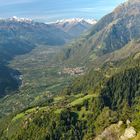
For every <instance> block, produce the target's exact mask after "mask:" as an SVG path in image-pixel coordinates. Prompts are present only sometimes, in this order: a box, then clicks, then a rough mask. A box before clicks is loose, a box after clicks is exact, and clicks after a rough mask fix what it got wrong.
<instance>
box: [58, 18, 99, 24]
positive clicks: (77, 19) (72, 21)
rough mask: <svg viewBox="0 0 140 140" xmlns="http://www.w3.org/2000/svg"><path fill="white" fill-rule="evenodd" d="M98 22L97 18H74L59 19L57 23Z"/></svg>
mask: <svg viewBox="0 0 140 140" xmlns="http://www.w3.org/2000/svg"><path fill="white" fill-rule="evenodd" d="M96 22H97V21H96V20H95V19H84V18H72V19H62V20H57V21H56V24H63V23H69V24H75V23H88V24H95V23H96Z"/></svg>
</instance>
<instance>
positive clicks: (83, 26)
mask: <svg viewBox="0 0 140 140" xmlns="http://www.w3.org/2000/svg"><path fill="white" fill-rule="evenodd" d="M96 23H97V21H96V20H95V19H83V18H73V19H64V20H58V21H56V22H55V23H53V25H54V26H56V27H58V28H59V29H62V30H63V31H64V32H66V33H68V34H69V35H70V36H72V37H79V36H80V35H81V34H82V33H83V32H84V31H87V30H89V29H90V28H91V27H92V26H93V25H94V24H96Z"/></svg>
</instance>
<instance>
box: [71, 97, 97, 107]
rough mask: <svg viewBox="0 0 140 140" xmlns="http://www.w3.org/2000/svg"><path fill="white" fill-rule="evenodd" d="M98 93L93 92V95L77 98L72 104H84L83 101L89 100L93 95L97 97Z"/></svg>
mask: <svg viewBox="0 0 140 140" xmlns="http://www.w3.org/2000/svg"><path fill="white" fill-rule="evenodd" d="M96 96H97V95H95V94H92V95H86V96H84V97H82V98H79V99H76V100H75V101H73V102H71V103H70V106H76V105H80V104H83V102H84V101H85V100H89V99H90V98H93V97H96Z"/></svg>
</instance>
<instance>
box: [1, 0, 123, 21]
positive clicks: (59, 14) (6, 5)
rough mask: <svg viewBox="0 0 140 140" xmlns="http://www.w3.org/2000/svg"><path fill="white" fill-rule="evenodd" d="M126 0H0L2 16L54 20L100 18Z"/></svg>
mask: <svg viewBox="0 0 140 140" xmlns="http://www.w3.org/2000/svg"><path fill="white" fill-rule="evenodd" d="M124 1H125V0H0V17H1V18H9V17H12V16H17V17H25V18H32V19H35V20H37V21H43V22H52V21H56V20H59V19H65V18H95V19H100V18H101V17H102V16H104V15H105V14H107V13H109V12H111V11H112V10H113V9H114V8H115V7H116V6H117V5H119V4H120V3H122V2H124Z"/></svg>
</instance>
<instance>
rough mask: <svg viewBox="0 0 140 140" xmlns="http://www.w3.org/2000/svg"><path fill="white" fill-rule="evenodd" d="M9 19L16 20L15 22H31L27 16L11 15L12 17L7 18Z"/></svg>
mask: <svg viewBox="0 0 140 140" xmlns="http://www.w3.org/2000/svg"><path fill="white" fill-rule="evenodd" d="M9 20H11V21H17V22H32V19H29V18H18V17H16V16H13V17H12V18H9Z"/></svg>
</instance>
